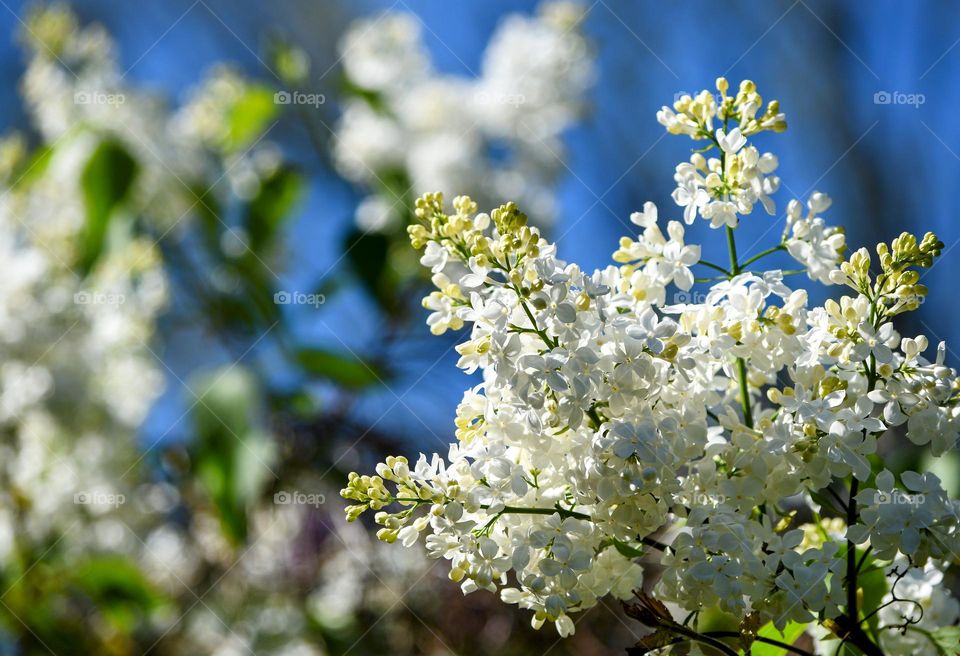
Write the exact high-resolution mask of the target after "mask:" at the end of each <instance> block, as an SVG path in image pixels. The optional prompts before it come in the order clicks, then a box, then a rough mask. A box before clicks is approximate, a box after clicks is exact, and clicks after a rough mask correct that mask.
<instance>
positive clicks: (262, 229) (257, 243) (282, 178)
mask: <svg viewBox="0 0 960 656" xmlns="http://www.w3.org/2000/svg"><path fill="white" fill-rule="evenodd" d="M302 190H303V179H302V178H301V177H300V174H299V173H297V172H296V171H295V170H294V169H292V168H289V167H280V168H278V169H277V170H276V171H274V172H273V174H272V175H270V176H269V177H267V178H266V179H264V180H263V181H262V182H261V183H260V191H259V193H258V194H257V195H256V197H255V198H254V199H253V200H252V201H250V204H249V205H248V206H247V209H246V213H245V215H244V228H245V229H246V231H247V234H248V235H249V237H250V243H249V244H248V245H249V247H250V248H251V249H252V250H253V251H254V252H256V253H262V252H263V249H264V248H265V247H267V246H269V245H270V244H271V243H273V241H274V238H275V237H276V234H277V231H278V229H279V228H280V226H281V225H282V224H283V222H284V219H286V218H288V217H289V216H290V211H291V210H292V209H293V206H294V205H295V204H296V202H297V201H298V200H299V199H300V196H301V192H302Z"/></svg>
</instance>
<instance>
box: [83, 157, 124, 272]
mask: <svg viewBox="0 0 960 656" xmlns="http://www.w3.org/2000/svg"><path fill="white" fill-rule="evenodd" d="M137 168H138V167H137V162H136V161H135V160H134V159H133V157H131V156H130V154H129V153H128V152H127V150H126V149H125V148H124V147H123V146H122V145H120V144H119V143H117V142H115V141H104V142H102V143H101V144H100V145H99V146H97V148H96V150H95V151H94V152H93V155H92V156H91V157H90V160H89V161H88V162H87V165H86V166H85V167H84V169H83V173H81V175H80V184H81V187H82V190H83V203H84V207H85V208H86V212H87V217H86V218H87V221H86V225H85V227H84V232H83V236H82V239H81V243H80V256H79V262H78V266H79V267H80V269H81V270H82V271H83V272H84V273H86V272H88V271H90V269H91V268H92V267H93V265H94V264H95V263H96V261H97V258H98V257H100V253H101V252H102V251H103V247H104V243H105V242H106V237H107V228H108V227H109V225H110V219H111V217H112V216H113V215H114V212H115V210H116V209H117V207H118V206H119V205H121V204H122V203H123V201H124V200H125V199H126V197H127V194H128V193H129V191H130V188H131V187H132V186H133V181H134V180H135V179H136V177H137Z"/></svg>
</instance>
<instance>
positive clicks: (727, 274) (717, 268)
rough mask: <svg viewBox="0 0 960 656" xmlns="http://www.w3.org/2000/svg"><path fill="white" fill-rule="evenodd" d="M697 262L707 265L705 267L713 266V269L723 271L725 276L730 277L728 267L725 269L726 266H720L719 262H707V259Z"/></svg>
mask: <svg viewBox="0 0 960 656" xmlns="http://www.w3.org/2000/svg"><path fill="white" fill-rule="evenodd" d="M697 264H700V265H702V266H705V267H709V268H711V269H714V270H715V271H719V272H720V273H722V274H723V275H724V276H726V277H727V278H729V277H730V272H729V271H727V270H726V269H724V268H723V267H722V266H720V265H719V264H714V263H713V262H707V261H706V260H700V261H699V262H697Z"/></svg>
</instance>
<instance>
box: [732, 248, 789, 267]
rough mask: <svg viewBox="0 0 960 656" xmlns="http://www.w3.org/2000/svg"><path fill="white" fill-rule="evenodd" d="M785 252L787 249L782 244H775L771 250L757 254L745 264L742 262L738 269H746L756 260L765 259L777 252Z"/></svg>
mask: <svg viewBox="0 0 960 656" xmlns="http://www.w3.org/2000/svg"><path fill="white" fill-rule="evenodd" d="M785 250H787V247H786V246H785V245H784V244H777V245H776V246H773V247H772V248H768V249H767V250H765V251H763V252H762V253H758V254H756V255H754V256H753V257H751V258H750V259H749V260H747V261H746V262H744V263H743V264H741V265H740V268H741V269H746V268H747V267H748V266H750V265H751V264H753V263H754V262H756V261H758V260H761V259H763V258H765V257H766V256H767V255H773V254H774V253H776V252H778V251H785Z"/></svg>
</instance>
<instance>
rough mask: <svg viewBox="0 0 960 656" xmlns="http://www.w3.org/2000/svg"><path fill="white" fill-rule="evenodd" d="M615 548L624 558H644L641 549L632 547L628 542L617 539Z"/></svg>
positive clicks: (614, 544) (614, 540)
mask: <svg viewBox="0 0 960 656" xmlns="http://www.w3.org/2000/svg"><path fill="white" fill-rule="evenodd" d="M613 546H614V548H615V549H616V550H617V551H619V552H620V555H621V556H623V557H624V558H640V557H642V556H643V552H642V551H641V550H640V549H637V548H636V547H632V546H630V545H629V544H627V543H626V542H621V541H620V540H618V539H617V538H613Z"/></svg>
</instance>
